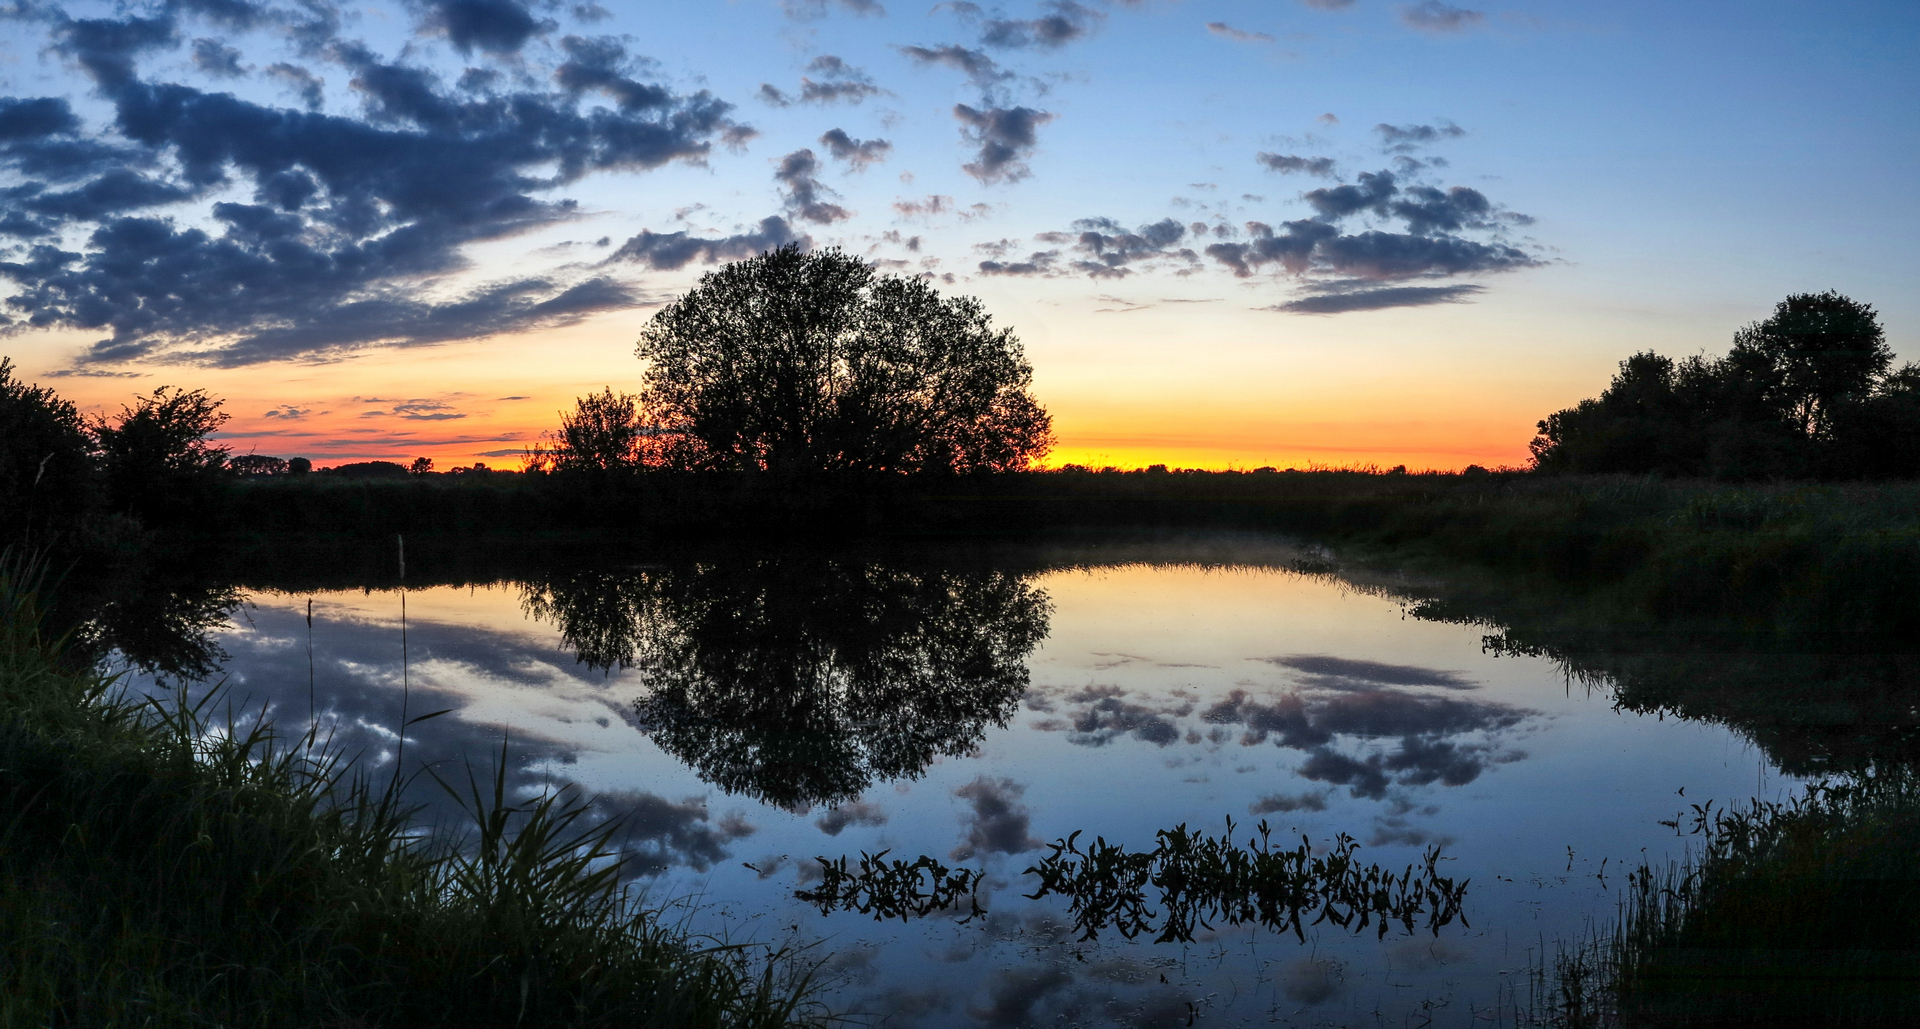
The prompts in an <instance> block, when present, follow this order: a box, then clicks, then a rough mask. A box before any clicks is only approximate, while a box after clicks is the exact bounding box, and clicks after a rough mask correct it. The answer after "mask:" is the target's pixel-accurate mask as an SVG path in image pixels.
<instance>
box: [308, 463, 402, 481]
mask: <svg viewBox="0 0 1920 1029" xmlns="http://www.w3.org/2000/svg"><path fill="white" fill-rule="evenodd" d="M321 471H323V472H325V473H326V474H328V475H334V476H338V477H340V478H342V479H404V478H406V477H407V475H408V472H407V466H406V465H402V464H395V463H393V462H392V461H354V462H350V463H348V464H343V465H335V466H334V467H332V468H323V469H321Z"/></svg>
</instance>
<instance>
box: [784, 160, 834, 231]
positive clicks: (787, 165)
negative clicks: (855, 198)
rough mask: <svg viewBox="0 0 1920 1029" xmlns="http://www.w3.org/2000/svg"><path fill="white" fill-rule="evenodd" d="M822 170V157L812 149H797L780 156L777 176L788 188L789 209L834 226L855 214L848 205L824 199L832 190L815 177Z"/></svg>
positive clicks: (800, 215)
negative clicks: (817, 155)
mask: <svg viewBox="0 0 1920 1029" xmlns="http://www.w3.org/2000/svg"><path fill="white" fill-rule="evenodd" d="M819 171H820V159H819V158H817V157H815V156H813V151H811V150H805V149H802V150H795V151H794V152H793V153H790V154H788V155H787V156H785V157H782V158H781V159H780V167H779V169H778V170H776V171H775V172H774V173H773V177H774V178H775V179H777V180H779V181H780V183H781V184H782V185H783V186H785V188H786V194H787V210H789V211H792V212H793V214H794V217H796V218H799V219H800V220H801V221H809V222H815V223H818V224H820V225H831V224H833V223H834V222H837V221H843V220H845V219H847V218H851V217H853V214H852V212H850V211H848V210H847V209H846V208H844V207H841V206H840V205H838V204H831V203H828V202H827V201H825V200H823V199H821V198H822V197H823V196H826V195H830V194H831V193H832V191H831V190H829V189H827V188H826V187H825V186H822V185H821V184H820V180H819V179H818V178H816V177H815V176H816V175H817V174H818V173H819Z"/></svg>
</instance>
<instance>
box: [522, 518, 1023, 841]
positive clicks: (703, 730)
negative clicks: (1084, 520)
mask: <svg viewBox="0 0 1920 1029" xmlns="http://www.w3.org/2000/svg"><path fill="white" fill-rule="evenodd" d="M523 590H524V593H523V604H524V606H525V608H526V610H527V611H528V612H529V613H531V614H532V615H534V616H535V617H537V618H540V619H542V620H548V621H552V622H554V623H556V624H557V625H559V627H560V630H561V634H562V636H563V638H564V639H565V640H566V642H567V644H568V645H570V646H572V647H574V648H576V652H577V653H578V654H579V657H580V660H582V661H583V662H586V663H587V664H589V665H591V666H594V667H598V668H606V669H611V668H616V667H633V668H636V669H638V670H639V672H640V679H641V682H642V684H643V686H644V688H645V692H644V693H643V694H642V695H641V696H640V697H639V698H638V699H637V700H636V701H635V702H634V704H633V707H632V715H631V718H632V721H633V723H634V725H636V726H637V727H638V728H640V729H641V730H642V731H643V732H646V733H647V734H649V735H650V736H652V738H653V740H654V742H655V743H657V744H659V745H660V746H661V747H662V748H664V749H665V750H666V751H667V752H669V753H671V754H673V755H675V756H676V757H678V758H680V759H681V760H682V761H685V762H686V763H687V764H688V765H689V766H691V767H692V768H693V769H694V770H695V771H696V772H697V773H698V774H699V775H700V776H701V777H702V778H703V779H705V780H707V781H708V782H710V783H713V784H714V785H716V786H719V787H720V788H721V789H724V790H726V791H728V792H729V793H742V794H746V795H749V796H752V797H755V798H757V799H760V800H762V801H765V802H767V803H770V804H775V805H779V806H783V807H788V808H798V807H804V806H807V805H811V804H822V803H824V804H832V803H839V802H842V801H847V800H851V799H853V798H855V797H857V796H858V795H859V794H860V793H861V792H862V791H863V790H865V789H866V788H867V787H868V786H870V785H871V784H873V783H874V782H876V781H881V780H890V779H900V778H914V777H917V776H918V775H919V774H920V773H921V772H922V771H923V770H924V769H925V768H926V767H927V765H928V764H930V763H931V762H932V761H933V760H934V758H936V757H940V756H955V755H960V754H965V753H967V752H968V751H970V750H972V749H973V747H974V745H975V744H976V743H977V742H978V741H979V739H980V738H981V736H982V735H984V733H985V732H986V730H987V728H988V727H990V726H1000V725H1004V724H1006V720H1007V719H1008V718H1010V717H1011V716H1012V714H1013V711H1014V709H1015V706H1016V705H1017V703H1018V701H1019V697H1020V695H1021V694H1022V693H1023V692H1024V691H1025V690H1026V688H1027V683H1028V675H1027V667H1026V664H1025V661H1026V657H1027V655H1028V654H1029V653H1030V652H1031V651H1032V650H1033V648H1034V647H1035V646H1036V645H1037V644H1038V643H1039V642H1040V640H1041V639H1043V638H1045V636H1046V633H1047V617H1048V613H1049V603H1048V601H1047V599H1046V596H1045V594H1043V593H1041V592H1040V591H1038V590H1036V589H1034V588H1033V587H1032V586H1030V585H1028V583H1027V582H1026V580H1025V579H1024V578H1022V577H1020V576H1018V575H1013V574H1009V573H1006V572H1002V571H995V570H987V569H973V568H956V567H943V566H941V565H938V564H933V563H924V564H923V563H911V562H907V563H900V562H880V561H875V560H870V559H862V558H853V557H847V558H841V557H820V556H811V555H794V554H784V555H781V556H778V557H767V558H761V559H743V560H736V561H728V562H723V563H713V564H687V565H673V566H668V567H660V568H649V569H641V570H635V571H630V572H620V573H614V572H582V573H578V574H575V575H568V576H564V577H556V578H553V579H549V580H547V581H545V582H541V583H528V584H525V585H524V586H523Z"/></svg>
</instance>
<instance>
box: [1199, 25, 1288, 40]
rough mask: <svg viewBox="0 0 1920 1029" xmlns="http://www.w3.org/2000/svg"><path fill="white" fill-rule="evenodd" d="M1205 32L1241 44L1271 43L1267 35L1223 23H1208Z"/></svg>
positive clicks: (1270, 38)
mask: <svg viewBox="0 0 1920 1029" xmlns="http://www.w3.org/2000/svg"><path fill="white" fill-rule="evenodd" d="M1207 31H1208V32H1211V33H1213V34H1214V35H1216V36H1225V37H1227V38H1228V39H1232V40H1237V41H1239V42H1242V43H1271V42H1273V37H1272V36H1269V35H1267V34H1266V33H1264V32H1248V31H1246V30H1245V29H1236V28H1234V27H1233V26H1231V25H1229V24H1227V23H1226V22H1224V21H1210V22H1208V23H1207Z"/></svg>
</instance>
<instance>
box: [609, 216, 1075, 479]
mask: <svg viewBox="0 0 1920 1029" xmlns="http://www.w3.org/2000/svg"><path fill="white" fill-rule="evenodd" d="M637 352H638V354H639V356H640V358H641V359H642V360H644V361H646V362H647V370H646V375H645V380H644V387H643V389H642V391H641V394H640V403H641V406H642V407H643V408H644V410H645V411H646V413H647V415H648V416H649V418H651V419H654V420H657V421H658V423H659V425H660V426H661V428H662V429H663V430H664V431H665V432H667V433H669V434H670V438H671V439H672V440H673V445H672V446H671V447H669V448H667V457H668V459H669V461H670V463H673V464H676V465H680V466H683V467H688V468H696V469H725V470H755V471H773V472H779V473H784V474H789V475H792V474H805V473H811V472H823V471H879V472H970V471H982V470H988V471H1001V470H1009V469H1018V468H1023V467H1026V466H1027V465H1028V464H1030V463H1031V462H1032V461H1033V460H1035V459H1036V458H1038V457H1040V456H1042V455H1044V454H1045V453H1046V452H1047V450H1048V449H1049V448H1050V447H1051V445H1052V433H1051V428H1052V422H1051V420H1050V419H1049V418H1048V416H1047V413H1046V411H1045V409H1043V408H1042V407H1041V406H1040V404H1039V403H1038V402H1037V401H1035V400H1034V398H1033V396H1032V394H1031V393H1030V392H1029V388H1030V386H1031V384H1032V380H1033V369H1032V367H1031V366H1029V365H1028V364H1027V361H1026V358H1025V357H1024V356H1023V354H1022V352H1021V349H1020V343H1019V341H1018V340H1017V339H1015V338H1014V335H1013V332H1012V331H1011V330H1009V329H995V328H994V327H993V325H992V319H991V318H989V317H988V315H987V313H986V312H985V311H984V310H983V309H982V308H981V305H980V302H979V301H978V300H975V299H973V298H971V297H943V296H941V295H940V294H939V293H938V292H937V291H935V290H934V289H933V287H931V286H929V285H927V283H926V282H925V281H923V280H921V279H917V278H903V277H899V276H892V275H880V274H876V273H875V271H874V269H873V268H872V267H871V266H869V265H868V264H867V263H866V262H864V261H862V260H860V259H859V258H857V257H853V256H851V255H849V254H846V253H843V252H841V251H839V250H823V251H815V252H812V253H802V252H801V251H800V250H799V248H797V247H795V246H787V247H783V248H781V249H779V250H773V251H769V252H767V253H764V254H762V255H760V256H759V257H755V258H751V259H749V260H745V261H739V262H736V263H734V264H730V265H727V266H726V267H724V268H721V269H720V270H718V271H715V272H711V273H709V274H707V275H706V276H704V277H702V278H701V280H700V283H699V285H698V286H696V287H695V288H694V289H693V290H692V291H691V292H689V293H687V294H686V295H685V296H683V297H681V298H680V299H679V300H677V301H675V302H674V303H673V304H672V305H670V306H668V307H667V308H665V309H664V310H662V311H660V312H659V313H658V314H656V315H654V317H653V320H652V321H651V322H649V323H648V325H647V327H646V329H645V331H644V332H642V334H641V336H640V341H639V344H638V347H637Z"/></svg>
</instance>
